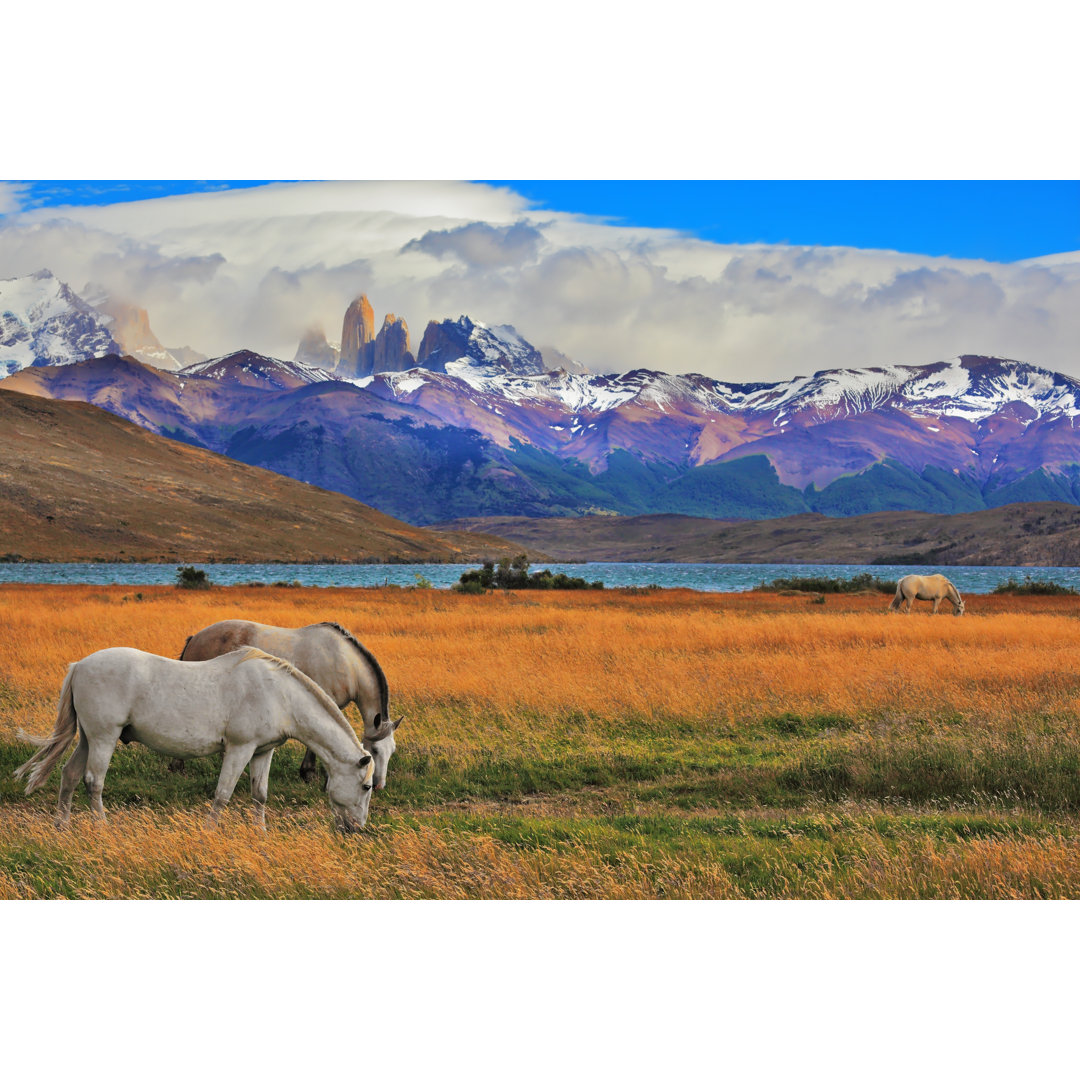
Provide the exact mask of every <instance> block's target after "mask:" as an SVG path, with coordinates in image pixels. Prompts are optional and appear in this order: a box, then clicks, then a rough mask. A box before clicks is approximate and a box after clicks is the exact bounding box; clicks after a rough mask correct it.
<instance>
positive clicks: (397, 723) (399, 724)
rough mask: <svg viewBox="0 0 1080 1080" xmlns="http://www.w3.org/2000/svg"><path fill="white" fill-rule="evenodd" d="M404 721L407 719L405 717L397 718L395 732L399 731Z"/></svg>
mask: <svg viewBox="0 0 1080 1080" xmlns="http://www.w3.org/2000/svg"><path fill="white" fill-rule="evenodd" d="M404 719H405V717H404V716H399V717H398V718H397V719H396V720H395V721H394V730H395V731H397V729H398V728H399V727H401V722H402V720H404Z"/></svg>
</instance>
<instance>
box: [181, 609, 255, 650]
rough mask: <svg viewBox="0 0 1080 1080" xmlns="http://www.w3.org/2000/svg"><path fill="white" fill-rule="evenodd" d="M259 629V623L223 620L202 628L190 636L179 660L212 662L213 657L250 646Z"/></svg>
mask: <svg viewBox="0 0 1080 1080" xmlns="http://www.w3.org/2000/svg"><path fill="white" fill-rule="evenodd" d="M260 628H261V626H260V624H259V623H253V622H248V621H247V620H245V619H224V620H222V621H221V622H216V623H213V624H211V625H210V626H204V627H203V628H202V630H200V631H199V632H198V633H197V634H192V635H191V637H190V638H188V640H187V644H186V645H185V646H184V651H183V652H182V653H181V654H180V659H181V660H212V659H213V658H214V657H215V656H223V655H224V654H225V653H230V652H234V651H235V650H236V649H241V648H243V647H244V646H245V645H251V644H252V643H253V642H252V640H251V639H252V638H253V637H254V636H255V635H256V634H257V633H258V630H259V629H260Z"/></svg>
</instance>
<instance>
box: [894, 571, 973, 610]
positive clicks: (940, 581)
mask: <svg viewBox="0 0 1080 1080" xmlns="http://www.w3.org/2000/svg"><path fill="white" fill-rule="evenodd" d="M916 600H933V601H934V610H933V614H934V615H936V614H937V609H938V608H939V607H940V606H941V601H942V600H948V601H949V602H950V603H951V604H952V606H953V614H954V615H963V614H964V601H963V600H962V599H961V597H960V594H959V593H958V592H957V591H956V586H955V585H954V584H953V583H952V582H951V581H950V580H949V579H948V578H947V577H943V576H942V575H941V574H931V575H930V576H929V577H920V576H919V575H918V574H908V575H907V577H902V578H901V579H900V580H899V581H898V582H897V583H896V595H895V596H894V597H893V598H892V603H891V604H889V610H890V611H904V612H905V614H908V615H910V614H911V605H912V604H913V603H914V602H915V601H916ZM905 603H906V604H907V608H906V609H905V608H904V604H905Z"/></svg>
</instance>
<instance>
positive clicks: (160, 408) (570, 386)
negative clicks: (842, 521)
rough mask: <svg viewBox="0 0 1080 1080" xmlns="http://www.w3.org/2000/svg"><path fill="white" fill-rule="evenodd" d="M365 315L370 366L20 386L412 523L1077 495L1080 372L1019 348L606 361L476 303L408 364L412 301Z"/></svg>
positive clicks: (20, 382) (1077, 498)
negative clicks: (626, 365) (1063, 371)
mask: <svg viewBox="0 0 1080 1080" xmlns="http://www.w3.org/2000/svg"><path fill="white" fill-rule="evenodd" d="M362 314H364V316H365V320H366V321H363V320H362V325H361V326H360V330H362V331H363V333H361V332H360V330H358V332H357V334H356V335H354V336H355V337H356V338H357V340H360V339H364V340H362V341H361V345H360V346H358V348H366V347H367V346H368V345H371V346H372V348H371V350H370V351H371V359H372V364H373V365H374V367H375V373H374V374H367V375H364V376H362V377H361V376H358V375H357V374H355V373H353V372H351V370H350V373H349V374H346V373H345V370H339V371H335V372H331V371H328V370H326V369H324V368H322V367H319V366H317V365H314V364H310V363H305V362H301V361H296V360H293V361H284V360H278V359H275V358H273V357H268V356H263V355H260V354H258V353H253V352H250V351H247V350H242V351H240V352H236V353H231V354H229V355H227V356H223V357H217V358H215V359H212V360H206V361H200V362H197V363H194V364H189V365H188V366H186V367H184V368H182V369H181V370H180V371H178V372H175V373H171V372H165V371H161V370H157V369H154V368H150V367H147V366H146V365H143V364H140V363H138V362H136V361H135V360H131V359H130V358H122V357H118V356H109V357H103V358H98V359H95V360H88V361H84V362H82V363H71V362H70V361H67V362H65V366H63V367H61V368H57V369H54V368H53V367H51V366H49V365H46V366H42V365H41V364H40V363H38V364H37V365H36V366H34V367H33V368H32V369H30V370H23V371H20V372H18V373H17V374H16V375H14V376H12V377H11V378H10V379H9V380H7V381H6V382H5V383H4V384H3V386H4V387H5V388H9V389H13V390H20V391H22V392H25V393H34V394H39V395H42V396H47V397H63V398H68V399H76V400H82V401H89V402H91V403H93V404H96V405H99V406H101V407H103V408H106V409H110V410H111V411H113V412H116V413H118V414H120V415H122V416H125V417H127V418H128V419H132V420H134V421H135V422H137V423H140V424H143V425H144V426H146V427H149V428H151V429H152V430H154V431H157V432H159V433H163V434H169V435H172V436H173V437H177V438H182V439H185V440H187V441H192V442H196V443H199V444H200V445H203V446H206V447H208V448H210V449H213V450H217V451H219V452H221V453H225V454H227V455H229V456H232V457H236V458H238V459H239V460H242V461H245V462H248V463H250V464H256V465H262V466H264V467H267V468H270V469H275V470H277V471H279V472H283V473H285V474H286V475H289V476H293V477H295V478H297V479H302V480H307V481H309V482H311V483H316V484H319V485H320V486H323V487H328V488H330V489H332V490H336V491H341V492H343V493H345V494H349V495H352V496H354V497H356V498H359V499H361V500H362V501H364V502H367V503H370V504H371V505H374V506H376V507H378V508H379V509H382V510H384V511H386V512H387V513H391V514H394V515H395V516H397V517H403V518H405V519H406V520H408V521H411V522H414V523H425V522H432V521H437V520H443V519H448V518H453V517H466V516H480V515H490V514H507V513H508V514H528V515H532V516H544V515H550V514H558V515H562V514H578V513H588V512H594V511H596V510H606V511H615V512H618V513H661V512H672V513H692V514H698V515H700V516H711V517H773V516H781V515H783V514H789V513H798V512H803V511H807V510H815V511H820V512H824V513H827V514H835V515H841V516H843V515H847V514H856V513H864V512H868V511H872V510H884V509H918V510H930V511H934V512H941V513H952V512H958V511H966V510H973V509H980V508H984V507H987V506H997V505H1002V504H1003V503H1008V502H1018V501H1030V500H1035V499H1040V500H1041V499H1056V500H1064V501H1068V502H1074V503H1078V504H1080V422H1078V418H1080V382H1078V381H1077V380H1076V379H1073V378H1070V377H1068V376H1065V375H1060V374H1057V373H1054V372H1052V371H1048V370H1046V369H1043V368H1040V367H1037V366H1034V365H1031V364H1026V363H1022V362H1019V361H1016V360H1011V359H1006V358H1002V357H985V356H968V355H965V356H959V357H955V358H953V359H951V360H942V361H937V362H934V363H930V364H926V365H892V366H886V367H867V368H859V367H845V368H835V369H830V370H826V371H819V372H816V373H814V374H813V375H811V376H798V377H796V378H793V379H789V380H785V381H782V382H777V383H734V382H730V381H724V380H717V379H711V378H708V377H706V376H703V375H671V374H666V373H664V372H660V371H648V370H635V371H630V372H626V373H624V374H613V375H590V374H587V373H584V372H580V371H568V370H566V369H564V368H556V369H554V370H549V369H546V368H545V366H544V363H543V360H542V358H541V356H540V353H539V352H538V351H537V350H536V349H534V348H533V346H532V345H531V344H530V343H529V342H528V341H526V340H525V339H524V338H523V337H522V336H521V335H520V334H518V333H517V332H516V331H515V330H514V329H513V328H512V327H508V326H487V325H485V324H483V323H479V322H476V321H474V320H472V319H470V318H468V317H467V316H461V317H460V318H458V319H454V320H449V319H448V320H445V321H443V322H441V323H434V322H433V323H429V325H428V328H427V331H426V332H425V334H424V340H423V343H422V344H421V347H420V350H419V352H418V355H417V358H416V363H415V364H414V365H412V366H409V367H408V368H407V370H401V367H399V366H398V365H399V363H400V362H401V360H402V358H403V357H406V356H408V357H409V359H411V355H410V354H408V349H407V344H408V339H407V335H406V334H404V333H402V334H399V335H398V337H397V338H393V341H394V342H396V343H397V345H398V346H401V347H400V348H397V347H395V348H393V349H392V348H390V346H389V344H388V343H389V342H391V337H392V334H391V331H393V330H394V328H395V327H398V326H399V325H400V326H402V327H403V325H404V324H403V321H401V320H397V319H396V318H393V319H392V318H391V317H390V316H387V319H386V321H385V323H384V331H383V332H381V333H382V340H383V342H384V347H382V348H381V349H380V348H378V347H376V346H378V342H379V340H380V338H379V336H375V337H372V333H371V332H370V331H371V325H369V324H372V319H371V318H368V317H367V316H368V315H369V314H370V305H367V307H366V308H365V309H364V311H363V312H362ZM388 327H389V329H388ZM368 339H370V340H368ZM364 356H365V357H366V356H367V353H364ZM380 357H381V358H382V359H383V360H385V361H386V366H384V367H382V368H380V367H379V363H381V361H380V360H379V358H380ZM406 362H408V361H406ZM369 371H370V368H369Z"/></svg>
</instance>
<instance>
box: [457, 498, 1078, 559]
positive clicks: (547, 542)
mask: <svg viewBox="0 0 1080 1080" xmlns="http://www.w3.org/2000/svg"><path fill="white" fill-rule="evenodd" d="M439 528H446V529H456V530H461V529H476V530H478V531H480V530H483V531H484V532H487V531H491V532H495V533H498V534H499V535H500V536H503V537H505V538H506V539H507V540H511V541H517V542H518V543H519V544H521V545H523V546H527V547H530V548H539V549H541V550H543V551H546V552H548V554H549V555H550V556H551V557H552V558H553V559H556V560H573V561H589V560H595V561H598V562H717V563H765V562H768V563H774V562H776V563H782V562H787V563H873V562H879V563H906V564H916V563H927V564H939V565H942V566H963V565H969V566H1077V565H1080V507H1077V506H1070V505H1068V504H1066V503H1055V502H1039V503H1013V504H1011V505H1009V506H1002V507H998V508H996V509H993V510H979V511H976V512H974V513H970V514H922V513H917V512H914V511H896V512H887V513H879V514H863V515H861V516H858V517H849V518H830V517H824V516H822V515H821V514H797V515H795V516H794V517H786V518H772V519H770V520H767V521H713V520H710V519H708V518H694V517H683V516H680V515H677V514H652V515H646V516H640V517H608V516H604V517H584V518H522V517H489V518H462V519H461V520H459V521H452V522H446V523H444V524H443V525H440V526H439Z"/></svg>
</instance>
